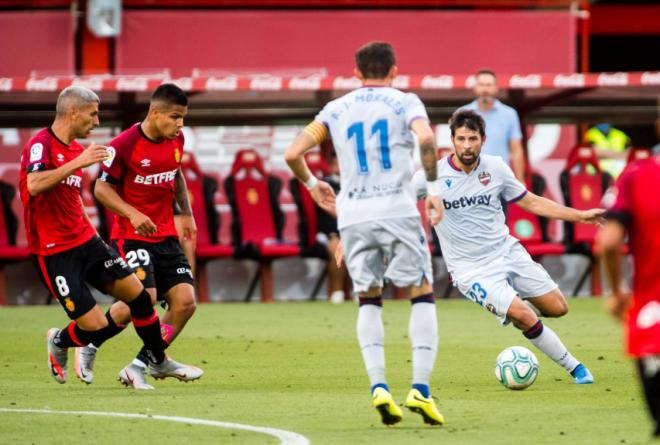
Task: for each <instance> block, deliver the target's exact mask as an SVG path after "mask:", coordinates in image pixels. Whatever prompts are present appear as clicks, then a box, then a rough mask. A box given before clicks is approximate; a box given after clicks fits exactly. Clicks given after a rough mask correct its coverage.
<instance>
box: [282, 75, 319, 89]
mask: <svg viewBox="0 0 660 445" xmlns="http://www.w3.org/2000/svg"><path fill="white" fill-rule="evenodd" d="M320 88H321V77H320V76H309V77H297V76H296V77H292V78H291V79H290V80H289V89H290V90H318V89H320Z"/></svg>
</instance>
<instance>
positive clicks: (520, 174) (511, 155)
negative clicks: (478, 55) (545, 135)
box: [462, 69, 525, 183]
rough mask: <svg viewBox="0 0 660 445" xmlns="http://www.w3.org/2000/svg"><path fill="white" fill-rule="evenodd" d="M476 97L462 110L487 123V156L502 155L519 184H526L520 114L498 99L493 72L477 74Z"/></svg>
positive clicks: (486, 71) (480, 71)
mask: <svg viewBox="0 0 660 445" xmlns="http://www.w3.org/2000/svg"><path fill="white" fill-rule="evenodd" d="M473 91H474V94H475V95H476V96H477V98H476V99H475V100H474V101H472V102H470V103H469V104H467V105H465V106H463V107H462V108H464V109H468V110H474V111H476V112H477V113H478V114H479V115H481V117H483V118H484V121H486V140H485V142H484V145H483V151H482V153H484V154H489V155H496V156H500V157H501V158H502V159H503V160H504V162H505V163H506V164H509V165H511V168H512V170H513V173H514V174H515V175H516V178H517V179H518V180H519V181H520V182H523V183H524V182H525V153H524V152H523V146H522V132H521V131H520V119H519V118H518V113H517V112H516V110H514V109H513V108H511V107H509V106H508V105H504V104H503V103H502V102H500V101H499V100H498V99H497V91H498V89H497V78H496V77H495V73H494V72H492V71H491V70H487V69H482V70H479V71H478V72H477V74H476V83H475V85H474V90H473Z"/></svg>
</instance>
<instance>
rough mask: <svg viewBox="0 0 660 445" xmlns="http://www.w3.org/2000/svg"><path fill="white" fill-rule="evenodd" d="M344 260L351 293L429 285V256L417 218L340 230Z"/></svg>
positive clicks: (371, 223)
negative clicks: (389, 285)
mask: <svg viewBox="0 0 660 445" xmlns="http://www.w3.org/2000/svg"><path fill="white" fill-rule="evenodd" d="M340 236H341V240H342V243H343V244H344V258H345V262H346V266H347V267H348V273H349V275H350V276H351V279H352V280H353V291H354V292H366V291H367V290H369V289H370V288H372V287H383V279H386V280H388V281H391V282H392V283H394V285H395V286H399V287H406V286H411V285H414V286H419V285H421V284H422V281H423V280H424V279H426V281H427V282H428V283H429V284H432V283H433V272H432V268H431V254H430V252H429V246H428V243H427V241H426V235H425V234H424V230H423V229H422V224H421V221H420V218H419V217H408V218H391V219H381V220H376V221H368V222H364V223H358V224H353V225H350V226H348V227H344V228H343V229H341V230H340Z"/></svg>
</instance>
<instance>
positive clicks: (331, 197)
mask: <svg viewBox="0 0 660 445" xmlns="http://www.w3.org/2000/svg"><path fill="white" fill-rule="evenodd" d="M327 131H328V130H327V128H325V125H323V124H322V123H320V122H317V121H314V122H312V123H311V124H309V125H308V126H307V127H306V128H305V129H304V130H303V131H302V132H301V133H300V134H299V135H298V136H297V137H296V139H295V140H294V141H293V142H292V143H291V145H290V146H289V148H287V149H286V151H285V152H284V159H285V160H286V163H287V164H288V165H289V168H290V169H291V171H292V172H293V174H294V175H295V176H296V178H298V180H299V181H300V182H302V183H303V184H304V185H305V187H307V189H308V190H309V193H310V194H311V195H312V198H313V199H314V201H315V202H316V203H317V204H318V205H319V206H320V207H321V208H322V209H323V210H325V211H326V212H328V213H330V214H331V215H333V216H335V215H336V214H337V211H336V209H335V192H334V190H333V189H332V187H331V186H330V184H328V183H327V182H325V181H321V180H318V179H317V178H316V177H315V176H314V175H313V174H312V172H311V171H310V170H309V167H307V163H306V162H305V157H304V156H305V153H306V152H308V151H309V150H311V149H312V148H314V147H316V146H317V145H318V144H320V143H321V142H323V140H325V138H326V137H327Z"/></svg>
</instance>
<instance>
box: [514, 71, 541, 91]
mask: <svg viewBox="0 0 660 445" xmlns="http://www.w3.org/2000/svg"><path fill="white" fill-rule="evenodd" d="M509 86H510V87H511V88H541V76H540V75H539V74H528V75H526V76H522V75H518V74H515V75H513V76H511V79H510V80H509Z"/></svg>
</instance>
